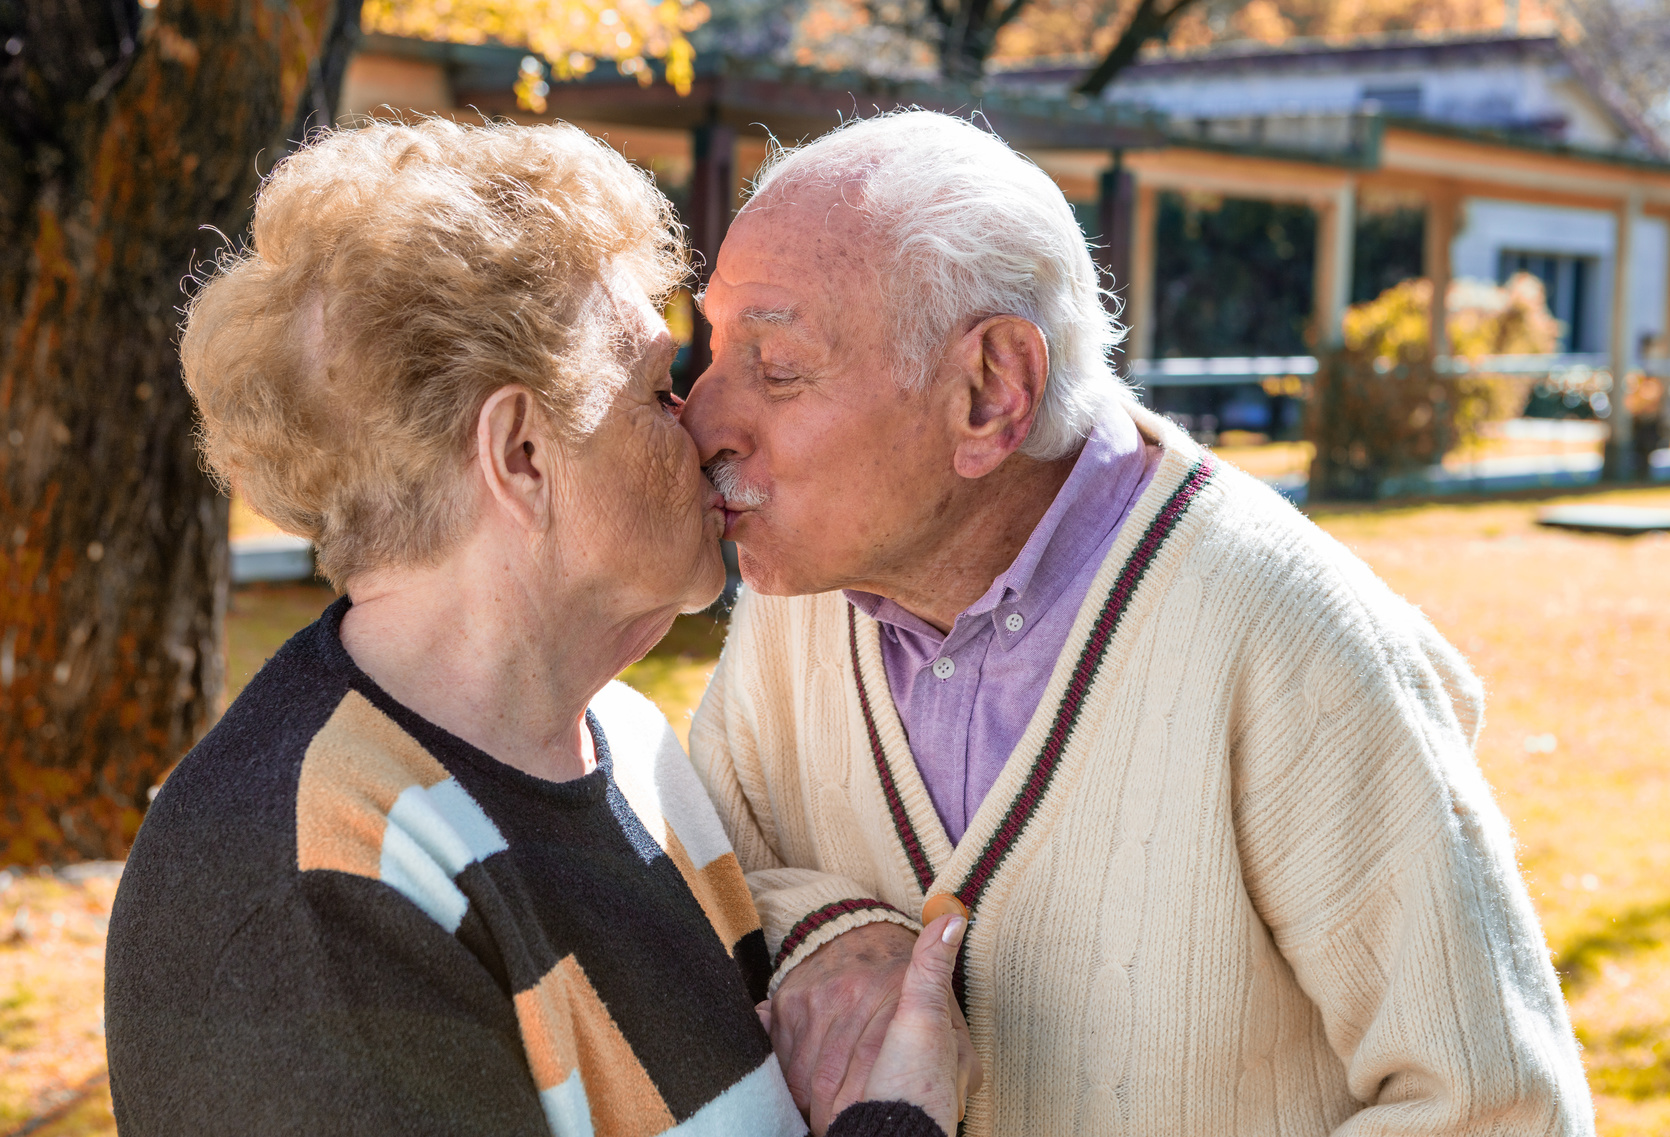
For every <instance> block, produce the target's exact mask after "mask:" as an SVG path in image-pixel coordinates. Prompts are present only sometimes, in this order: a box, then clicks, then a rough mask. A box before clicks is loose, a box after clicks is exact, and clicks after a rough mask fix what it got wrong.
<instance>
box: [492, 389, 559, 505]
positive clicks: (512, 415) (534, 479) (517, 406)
mask: <svg viewBox="0 0 1670 1137" xmlns="http://www.w3.org/2000/svg"><path fill="white" fill-rule="evenodd" d="M539 418H540V416H539V414H538V413H537V412H536V410H535V407H534V401H533V393H532V392H530V391H529V390H528V389H527V388H526V387H520V386H515V385H511V386H508V387H500V388H499V389H498V390H497V391H494V392H493V393H492V394H491V395H489V396H487V401H486V402H485V403H483V404H482V406H481V415H480V417H478V418H477V419H476V463H477V465H478V466H479V468H480V470H481V476H482V478H483V480H484V481H486V483H487V489H488V490H489V492H491V493H492V495H493V499H494V501H496V502H497V503H498V506H499V508H500V509H501V510H503V511H504V512H505V514H506V515H508V516H509V517H510V518H511V519H512V520H513V521H514V522H515V523H516V524H518V525H520V526H522V527H523V528H525V529H532V530H536V531H543V530H545V529H546V528H548V527H549V525H550V522H551V494H550V489H551V478H552V476H553V474H554V472H555V464H554V463H555V457H556V455H555V454H554V453H553V452H552V445H551V443H550V441H549V440H548V439H547V438H546V437H545V436H544V435H542V434H540V433H539V432H538V431H537V430H536V429H535V425H536V424H537V423H538V421H539Z"/></svg>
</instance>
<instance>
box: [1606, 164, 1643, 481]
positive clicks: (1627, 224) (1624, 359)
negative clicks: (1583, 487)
mask: <svg viewBox="0 0 1670 1137" xmlns="http://www.w3.org/2000/svg"><path fill="white" fill-rule="evenodd" d="M1614 216H1615V217H1616V218H1617V228H1616V230H1615V233H1616V236H1615V237H1614V239H1613V242H1612V337H1611V340H1612V342H1611V356H1612V391H1611V402H1612V409H1611V413H1610V414H1609V415H1608V416H1607V422H1608V424H1609V426H1610V429H1609V430H1608V431H1607V435H1606V459H1605V464H1604V465H1603V467H1602V470H1601V476H1602V477H1603V478H1605V479H1606V480H1607V481H1613V482H1627V481H1630V480H1631V479H1632V478H1633V477H1634V476H1635V423H1634V422H1633V421H1632V420H1631V418H1630V413H1629V408H1628V407H1627V406H1625V395H1626V394H1627V393H1628V391H1629V373H1630V370H1631V365H1632V364H1633V362H1634V361H1633V360H1632V359H1631V355H1632V354H1633V353H1632V351H1631V346H1632V345H1631V344H1630V340H1631V339H1632V338H1633V337H1634V335H1635V320H1634V318H1633V312H1632V310H1631V309H1632V305H1631V304H1630V300H1631V297H1630V287H1629V286H1630V276H1631V272H1630V269H1631V267H1632V266H1633V265H1634V263H1635V223H1636V221H1637V220H1639V219H1640V216H1641V196H1640V194H1639V193H1635V194H1631V195H1630V196H1629V198H1628V199H1627V200H1625V201H1624V203H1623V204H1622V205H1620V206H1619V207H1618V209H1617V211H1616V213H1615V214H1614Z"/></svg>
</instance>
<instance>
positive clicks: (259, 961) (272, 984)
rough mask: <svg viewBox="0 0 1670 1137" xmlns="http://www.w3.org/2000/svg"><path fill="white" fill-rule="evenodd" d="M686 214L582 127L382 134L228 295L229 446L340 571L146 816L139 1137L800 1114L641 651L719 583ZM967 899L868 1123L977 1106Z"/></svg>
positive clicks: (321, 173) (753, 961) (291, 178)
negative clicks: (686, 394)
mask: <svg viewBox="0 0 1670 1137" xmlns="http://www.w3.org/2000/svg"><path fill="white" fill-rule="evenodd" d="M676 234H677V229H676V226H675V225H674V223H673V220H672V217H671V213H670V211H669V209H668V206H667V203H666V201H665V200H664V199H663V198H662V197H661V196H660V195H659V194H658V193H657V192H656V190H655V189H654V187H653V185H652V184H651V183H650V182H649V181H648V180H647V179H646V178H645V177H644V176H643V175H642V174H640V173H639V172H637V171H635V170H634V169H633V168H632V167H631V166H629V165H628V164H627V163H626V162H625V161H623V160H622V159H621V158H620V157H618V156H617V155H615V154H614V153H613V152H612V151H610V150H608V149H607V148H605V147H604V146H602V145H600V144H598V143H596V142H594V141H592V140H591V139H589V138H588V137H587V136H585V135H584V134H582V133H581V132H579V131H578V130H575V129H573V128H570V127H515V126H490V127H476V128H467V127H462V126H458V125H454V124H451V123H444V122H424V123H421V124H419V125H415V126H404V125H393V124H374V125H371V126H367V127H365V128H363V129H359V130H352V131H342V132H337V133H333V134H330V135H327V136H325V137H323V138H322V139H320V140H317V141H315V142H314V144H313V145H311V146H309V147H307V148H306V149H304V150H302V151H301V152H300V153H298V154H296V155H295V156H293V157H291V158H289V159H288V160H287V161H285V162H284V163H283V164H282V165H281V167H280V168H279V170H278V171H277V172H276V173H275V174H274V176H273V178H272V179H271V180H270V181H269V182H268V183H267V185H266V187H265V188H264V190H263V191H262V193H261V197H260V200H259V203H258V205H257V208H256V215H255V224H254V239H253V248H252V251H250V252H248V253H246V254H245V255H243V256H241V257H237V258H235V259H229V260H228V261H227V262H226V263H225V264H223V265H221V266H220V269H219V271H218V272H217V273H216V274H215V276H214V279H212V280H211V281H210V282H209V283H208V284H207V285H206V286H205V287H204V288H203V289H202V290H201V292H200V294H199V296H198V298H197V300H196V302H195V304H194V305H193V307H192V310H191V313H190V317H189V319H188V323H187V327H186V333H185V338H184V341H183V357H184V369H185V377H186V381H187V383H188V384H189V385H190V387H191V390H192V392H193V394H194V395H195V397H196V399H197V403H198V407H199V409H200V412H201V416H202V441H203V446H204V452H205V455H206V457H207V460H208V462H209V463H210V465H212V466H213V468H214V469H215V470H216V471H218V473H219V474H220V475H221V476H222V477H223V478H224V479H225V480H226V482H227V483H229V484H230V485H231V486H234V487H236V489H237V490H238V492H239V493H240V494H242V495H243V497H244V499H245V500H246V501H247V502H248V503H249V504H250V505H251V506H252V507H253V508H254V509H255V510H256V511H258V512H259V513H261V514H262V515H264V516H266V517H268V518H271V519H272V520H273V521H274V522H276V523H277V524H278V525H280V526H282V527H283V528H285V529H287V530H289V531H291V532H294V533H301V534H305V535H307V536H308V537H310V538H312V539H313V541H314V543H315V546H316V548H317V550H318V558H319V566H320V569H321V571H322V572H323V573H324V574H325V575H326V576H327V577H329V578H330V579H331V580H332V581H333V582H335V583H336V584H337V585H338V586H339V587H341V588H342V589H343V590H344V591H345V592H346V594H347V595H346V596H345V597H344V598H343V599H341V600H339V601H338V602H337V603H335V604H333V605H332V606H331V607H330V608H329V609H328V610H327V611H326V612H325V614H324V615H323V616H322V617H321V618H320V619H319V620H318V622H317V623H315V624H313V625H312V626H311V627H309V628H307V629H305V630H303V631H302V632H300V633H298V634H297V635H296V636H295V638H294V639H292V640H291V641H290V642H289V643H288V644H286V645H285V646H284V647H283V648H282V649H281V650H280V651H279V653H278V654H277V655H276V656H274V657H273V658H272V660H270V661H269V662H268V663H267V665H266V666H265V667H264V668H263V669H262V670H261V672H260V674H258V675H257V676H256V677H255V679H254V680H253V681H252V682H251V683H250V685H249V687H248V688H247V689H246V690H245V691H244V693H243V694H242V695H241V696H239V698H238V700H237V701H236V702H235V703H234V704H233V705H232V707H231V708H230V709H229V710H228V711H227V713H226V716H225V717H224V718H223V719H222V720H221V722H220V724H219V725H218V726H217V727H216V728H215V729H214V730H213V731H211V732H210V733H209V735H208V736H207V737H206V738H205V739H204V740H203V741H202V743H201V744H199V745H198V746H197V747H196V749H194V750H193V751H192V752H191V753H190V754H189V755H187V756H186V758H185V759H184V761H182V762H181V763H180V766H179V768H178V769H177V770H176V771H175V772H174V773H173V775H172V776H171V777H170V778H169V779H168V782H167V784H166V785H165V786H164V787H163V790H162V792H161V793H160V794H159V795H158V797H157V799H156V802H155V804H154V805H153V806H152V809H151V812H150V815H149V816H148V817H147V819H146V821H145V824H144V827H143V828H142V829H141V831H140V833H139V836H138V839H137V841H136V842H135V844H134V848H133V852H132V856H131V858H130V860H129V861H128V866H127V870H126V872H125V874H124V876H123V882H122V888H121V892H120V894H119V895H118V898H117V904H116V911H115V914H114V916H113V918H112V921H111V928H110V941H109V944H110V946H109V957H108V973H107V974H108V978H107V985H108V986H107V1031H108V1038H109V1052H110V1072H111V1087H112V1091H113V1093H114V1097H115V1106H116V1116H117V1121H118V1123H119V1124H120V1126H121V1129H122V1132H123V1133H124V1134H125V1135H130V1137H136V1135H144V1134H159V1135H160V1134H167V1135H171V1137H178V1135H181V1134H208V1133H216V1134H220V1133H226V1134H273V1133H306V1134H328V1133H353V1134H356V1135H375V1134H389V1135H391V1137H392V1135H395V1134H400V1135H403V1137H410V1135H421V1134H492V1135H495V1137H500V1135H511V1134H534V1133H539V1134H556V1135H558V1137H569V1135H574V1134H594V1133H595V1134H599V1135H604V1134H620V1135H626V1134H634V1135H636V1134H654V1133H662V1132H676V1133H680V1134H704V1135H706V1134H712V1135H715V1137H719V1135H732V1134H735V1135H754V1134H758V1135H762V1137H766V1135H777V1134H799V1133H804V1132H805V1124H804V1122H803V1121H802V1119H801V1117H800V1115H799V1113H798V1112H797V1111H796V1109H795V1107H794V1104H793V1101H792V1099H791V1098H790V1095H789V1093H788V1090H787V1088H786V1087H785V1085H784V1083H783V1080H782V1076H781V1073H780V1071H779V1069H778V1066H777V1062H776V1059H775V1058H774V1057H773V1056H772V1053H771V1049H770V1044H769V1042H768V1039H767V1035H766V1033H765V1031H764V1030H763V1029H762V1027H761V1017H762V1016H768V1015H769V1007H768V1006H767V1005H764V1004H762V1006H761V1007H760V1008H759V1009H758V1012H757V1010H756V1006H755V1004H756V1002H757V1001H759V1000H761V999H763V998H764V994H765V989H766V983H767V979H768V977H769V967H768V962H767V957H766V950H765V942H764V940H763V938H762V935H761V931H760V922H759V918H758V916H757V915H756V913H755V911H754V907H753V904H752V902H751V900H750V898H749V892H748V888H747V885H746V883H745V881H744V880H743V877H742V873H741V871H740V869H739V868H738V865H737V861H736V857H735V856H734V854H733V853H732V852H731V850H730V847H729V846H728V845H727V843H726V839H725V834H724V830H723V829H722V828H721V827H720V824H719V821H718V819H717V817H716V816H715V814H714V812H713V809H712V807H711V806H710V804H709V802H708V799H707V797H706V795H705V794H704V792H703V790H702V787H701V785H700V784H699V783H698V781H697V780H696V778H695V775H694V774H693V772H692V770H691V769H690V767H689V766H688V764H687V762H686V759H685V756H684V752H683V750H682V749H681V748H680V746H679V743H678V741H677V739H676V737H675V736H674V735H673V733H672V731H671V729H670V727H669V726H668V725H667V722H666V720H665V719H664V718H662V717H661V715H660V713H659V712H658V711H656V710H655V709H654V707H653V706H652V705H651V704H650V703H649V702H648V701H647V700H645V699H644V698H642V697H641V696H639V695H636V694H634V693H633V692H631V691H630V690H628V689H626V688H625V687H622V686H621V685H619V684H618V683H612V682H611V679H612V677H613V676H614V675H616V674H617V673H619V671H620V670H621V668H623V667H624V666H626V665H627V664H628V663H631V662H632V661H634V660H636V659H638V658H639V657H641V656H642V655H643V654H644V653H645V651H647V650H648V649H649V648H650V646H651V645H653V644H654V643H655V642H656V641H657V640H658V639H660V638H661V636H662V635H663V634H664V633H665V632H666V630H667V628H668V627H669V625H670V624H671V622H672V620H673V618H674V617H675V616H676V615H677V614H678V613H680V612H682V611H690V610H693V609H699V608H701V607H703V606H705V605H707V604H708V603H710V602H711V601H712V600H713V598H714V597H715V596H716V595H717V594H718V592H719V589H720V587H721V584H722V581H723V576H724V572H723V568H722V565H721V561H720V557H719V548H718V537H719V532H720V529H721V528H722V525H723V516H724V515H723V511H722V508H721V503H720V500H719V498H718V495H716V494H715V493H714V491H713V488H712V487H711V486H710V485H709V484H708V483H707V481H706V479H705V478H704V477H703V475H702V472H701V470H700V468H699V467H698V464H697V457H696V448H695V446H694V444H693V443H692V441H691V440H690V438H689V436H688V435H687V434H686V433H685V432H684V430H683V429H682V428H681V427H680V425H679V422H678V410H679V401H678V399H677V398H676V397H675V396H674V395H673V394H672V391H671V389H670V386H669V377H668V365H669V363H670V361H671V359H672V354H673V344H672V341H671V339H670V337H669V335H668V331H667V328H666V325H665V324H664V323H663V321H662V319H661V317H660V315H659V308H658V305H659V303H660V302H661V301H662V300H663V299H664V298H665V296H666V295H667V294H668V293H669V291H670V290H671V289H672V288H673V287H674V286H675V285H676V284H677V283H678V282H679V280H680V279H681V277H682V274H683V271H684V269H683V265H684V259H683V250H682V249H681V247H680V245H679V242H678V238H677V235H676ZM962 925H963V921H961V920H960V919H958V918H955V917H947V918H944V919H942V920H939V921H936V922H935V923H934V924H932V925H930V927H929V929H928V934H925V935H924V936H923V937H922V938H921V940H920V942H919V945H918V950H917V952H916V955H915V957H914V960H913V965H912V972H911V975H912V986H911V987H910V989H909V993H908V994H907V996H906V997H905V998H904V999H903V1000H902V1001H901V1003H900V1009H899V1013H898V1015H897V1017H896V1018H895V1020H894V1023H893V1027H892V1028H891V1030H890V1031H889V1034H888V1036H887V1040H886V1042H885V1044H884V1045H883V1048H882V1051H881V1056H880V1058H879V1059H878V1060H877V1062H876V1065H875V1068H874V1072H873V1073H872V1074H871V1075H870V1077H869V1081H868V1083H867V1085H866V1087H865V1090H866V1094H865V1096H867V1097H868V1098H869V1099H871V1100H869V1101H866V1102H864V1103H861V1104H859V1105H855V1106H853V1107H852V1108H850V1109H849V1110H847V1111H846V1112H845V1113H843V1114H842V1115H841V1116H840V1117H839V1118H838V1119H837V1120H836V1122H835V1124H834V1126H833V1127H832V1128H831V1129H830V1132H831V1133H842V1134H849V1135H857V1134H882V1133H887V1134H898V1135H905V1134H913V1135H914V1134H933V1133H940V1132H942V1131H949V1130H952V1129H954V1128H955V1124H956V1120H957V1115H958V1109H959V1105H960V1093H959V1087H958V1080H959V1077H960V1074H959V1061H958V1047H957V1044H956V1043H955V1042H954V1041H953V1038H952V1032H951V1029H950V1010H949V1008H948V1005H947V1002H948V992H949V986H948V984H949V976H950V971H951V965H952V960H953V958H954V955H955V952H956V947H957V941H958V939H959V937H960V934H961V929H962ZM965 1063H966V1058H965Z"/></svg>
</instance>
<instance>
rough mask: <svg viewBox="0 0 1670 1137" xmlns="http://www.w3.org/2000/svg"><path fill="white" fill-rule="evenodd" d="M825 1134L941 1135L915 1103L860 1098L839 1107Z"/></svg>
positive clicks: (834, 1136) (877, 1136)
mask: <svg viewBox="0 0 1670 1137" xmlns="http://www.w3.org/2000/svg"><path fill="white" fill-rule="evenodd" d="M828 1137H945V1130H943V1129H941V1128H940V1127H939V1126H938V1124H936V1123H935V1122H934V1119H933V1118H931V1117H929V1116H928V1115H927V1114H926V1113H924V1112H922V1109H921V1108H920V1107H919V1106H914V1105H909V1104H907V1103H905V1102H902V1101H861V1102H859V1103H857V1104H856V1105H849V1106H848V1107H847V1108H846V1109H843V1110H842V1111H841V1113H840V1116H838V1117H837V1118H836V1119H835V1121H834V1122H833V1123H832V1124H831V1125H830V1126H829V1134H828Z"/></svg>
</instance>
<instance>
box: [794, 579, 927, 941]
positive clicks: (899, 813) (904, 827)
mask: <svg viewBox="0 0 1670 1137" xmlns="http://www.w3.org/2000/svg"><path fill="white" fill-rule="evenodd" d="M847 642H848V643H849V644H850V645H851V647H852V675H853V678H854V679H856V680H857V681H858V708H859V710H861V711H863V712H864V729H865V730H866V731H868V732H869V735H870V756H871V757H872V758H874V759H875V763H876V776H877V777H878V778H880V779H881V792H882V796H883V797H885V798H886V799H887V811H888V812H889V813H891V814H892V815H893V831H894V832H895V833H897V834H898V835H899V844H901V845H903V846H904V848H905V856H906V857H907V858H909V859H910V868H911V871H912V872H914V873H915V874H916V884H917V887H918V888H920V889H921V890H922V891H923V892H924V893H926V892H927V891H928V886H929V885H931V884H933V882H934V869H933V865H931V864H930V863H929V862H928V853H927V851H926V850H925V849H923V848H922V841H921V839H920V838H919V837H917V835H916V827H915V826H914V825H912V824H911V822H910V813H909V812H908V811H907V810H906V809H905V800H904V798H903V797H901V796H900V795H899V786H898V783H897V782H895V781H894V780H893V768H892V767H891V766H889V765H888V764H887V753H886V751H884V750H883V749H882V745H881V735H880V734H878V733H877V732H876V720H875V716H874V715H873V714H871V713H870V692H869V690H868V689H866V688H865V686H864V669H863V668H861V667H860V666H859V665H858V613H857V611H856V610H855V609H854V608H853V606H852V605H851V604H848V605H847ZM784 942H785V943H787V942H788V941H787V940H785V941H784Z"/></svg>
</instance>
